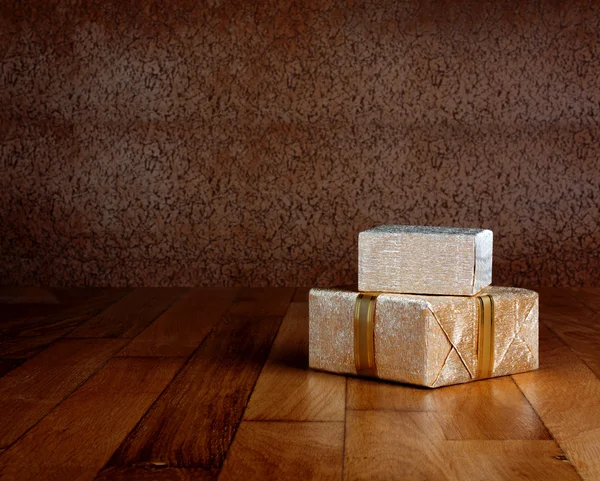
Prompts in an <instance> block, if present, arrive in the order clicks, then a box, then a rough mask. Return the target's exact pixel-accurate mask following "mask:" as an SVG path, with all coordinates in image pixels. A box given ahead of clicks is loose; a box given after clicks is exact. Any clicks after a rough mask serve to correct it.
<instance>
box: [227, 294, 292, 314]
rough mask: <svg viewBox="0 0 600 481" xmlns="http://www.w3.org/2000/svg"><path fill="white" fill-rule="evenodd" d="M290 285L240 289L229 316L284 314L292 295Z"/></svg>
mask: <svg viewBox="0 0 600 481" xmlns="http://www.w3.org/2000/svg"><path fill="white" fill-rule="evenodd" d="M294 291H295V289H294V288H292V287H254V288H252V287H249V288H245V289H242V290H241V291H240V293H239V295H238V296H237V297H236V299H235V302H234V303H233V306H231V309H229V315H231V316H254V317H263V316H282V317H283V316H285V313H286V312H287V309H288V306H289V304H290V301H291V299H292V296H293V295H294Z"/></svg>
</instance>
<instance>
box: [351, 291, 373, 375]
mask: <svg viewBox="0 0 600 481" xmlns="http://www.w3.org/2000/svg"><path fill="white" fill-rule="evenodd" d="M378 295H379V294H375V293H361V294H359V295H358V297H357V298H356V304H355V306H354V365H355V366H356V372H357V373H358V374H360V375H361V376H375V375H376V369H375V341H374V330H375V329H374V324H373V323H374V321H375V303H376V301H377V296H378Z"/></svg>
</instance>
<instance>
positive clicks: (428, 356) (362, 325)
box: [309, 287, 538, 387]
mask: <svg viewBox="0 0 600 481" xmlns="http://www.w3.org/2000/svg"><path fill="white" fill-rule="evenodd" d="M309 306H310V307H309V310H310V314H309V316H310V334H309V337H310V343H309V344H310V349H309V364H310V367H312V368H314V369H319V370H325V371H331V372H336V373H342V374H356V375H361V376H368V377H375V378H379V379H387V380H390V381H399V382H404V383H410V384H417V385H422V386H427V387H439V386H445V385H448V384H458V383H464V382H468V381H473V380H476V379H485V378H489V377H496V376H503V375H506V374H514V373H518V372H523V371H529V370H532V369H537V367H538V295H537V293H536V292H533V291H529V290H526V289H518V288H512V287H488V288H485V289H483V290H482V291H481V292H480V293H479V294H478V295H477V296H471V297H461V296H431V295H412V294H395V293H369V292H356V291H353V290H349V289H338V288H328V289H312V290H311V291H310V303H309Z"/></svg>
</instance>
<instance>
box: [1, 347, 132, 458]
mask: <svg viewBox="0 0 600 481" xmlns="http://www.w3.org/2000/svg"><path fill="white" fill-rule="evenodd" d="M123 344H124V342H123V341H118V340H104V339H98V340H95V339H93V340H92V339H90V340H86V339H81V340H62V341H58V342H57V343H56V344H54V345H52V346H51V347H49V348H48V349H47V350H45V351H43V352H42V353H40V354H39V355H38V356H35V357H34V358H32V359H30V360H29V361H27V362H26V363H25V364H23V365H22V366H21V367H19V368H18V369H15V370H14V371H12V372H10V373H9V374H7V375H6V376H4V377H3V378H2V379H0V412H2V416H3V418H4V420H3V422H2V423H0V447H7V446H9V445H10V444H12V443H13V442H15V441H16V440H17V438H19V436H21V435H22V434H24V433H25V432H26V431H27V430H28V429H29V428H31V427H32V426H33V425H34V424H35V423H36V422H38V421H39V420H40V419H41V418H42V417H43V416H44V415H46V414H47V413H48V412H50V410H51V409H52V408H54V406H55V405H56V404H57V403H59V402H60V401H62V400H63V399H64V398H65V397H66V396H68V395H69V394H70V393H71V392H72V391H73V390H74V389H75V388H77V386H79V384H81V383H82V382H84V381H85V380H86V379H87V378H88V377H89V376H91V375H92V374H93V373H94V372H96V370H98V369H99V368H100V367H101V366H102V365H103V364H104V363H105V362H106V361H107V360H108V359H110V357H112V355H113V354H114V353H115V352H117V351H118V350H119V349H120V348H122V347H123Z"/></svg>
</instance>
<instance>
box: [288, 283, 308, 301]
mask: <svg viewBox="0 0 600 481" xmlns="http://www.w3.org/2000/svg"><path fill="white" fill-rule="evenodd" d="M310 289H311V288H310V287H296V290H295V291H294V297H293V299H292V302H308V293H309V292H310Z"/></svg>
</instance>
